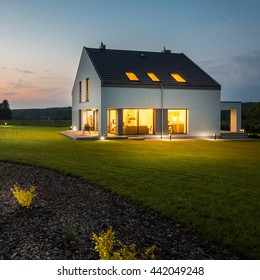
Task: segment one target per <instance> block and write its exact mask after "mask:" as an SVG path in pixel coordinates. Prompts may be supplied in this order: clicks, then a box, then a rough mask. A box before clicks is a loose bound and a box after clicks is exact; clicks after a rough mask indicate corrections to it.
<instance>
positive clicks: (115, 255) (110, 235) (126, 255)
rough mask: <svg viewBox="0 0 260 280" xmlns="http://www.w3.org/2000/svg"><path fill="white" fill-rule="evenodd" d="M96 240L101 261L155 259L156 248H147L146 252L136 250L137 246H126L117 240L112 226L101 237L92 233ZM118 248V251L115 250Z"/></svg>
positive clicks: (96, 247) (96, 248)
mask: <svg viewBox="0 0 260 280" xmlns="http://www.w3.org/2000/svg"><path fill="white" fill-rule="evenodd" d="M92 236H93V239H94V240H95V250H96V251H97V252H98V253H99V257H100V259H101V260H137V259H144V260H148V259H153V260H154V259H155V255H154V250H155V246H151V247H149V248H147V249H146V250H145V251H144V252H141V251H138V250H137V249H136V244H130V245H125V244H123V243H122V242H121V241H120V240H116V238H115V232H114V231H113V228H112V226H111V227H110V228H109V229H108V230H107V231H102V232H101V233H100V234H99V235H97V234H96V233H92ZM115 248H118V250H115Z"/></svg>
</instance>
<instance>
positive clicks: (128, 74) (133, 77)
mask: <svg viewBox="0 0 260 280" xmlns="http://www.w3.org/2000/svg"><path fill="white" fill-rule="evenodd" d="M125 74H126V76H127V78H128V79H129V80H130V81H139V79H138V78H137V76H136V75H135V73H133V72H125Z"/></svg>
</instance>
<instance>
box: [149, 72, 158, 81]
mask: <svg viewBox="0 0 260 280" xmlns="http://www.w3.org/2000/svg"><path fill="white" fill-rule="evenodd" d="M147 75H148V76H149V78H150V79H151V80H152V81H153V82H160V80H159V79H158V77H157V76H156V75H155V74H154V73H147Z"/></svg>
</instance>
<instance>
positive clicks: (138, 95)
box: [101, 85, 220, 137]
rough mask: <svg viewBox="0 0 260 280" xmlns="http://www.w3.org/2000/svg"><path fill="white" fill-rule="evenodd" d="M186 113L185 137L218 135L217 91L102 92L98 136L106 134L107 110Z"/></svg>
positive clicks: (108, 90)
mask: <svg viewBox="0 0 260 280" xmlns="http://www.w3.org/2000/svg"><path fill="white" fill-rule="evenodd" d="M162 99H163V108H164V109H187V112H188V118H187V124H188V131H187V135H188V136H196V137H208V136H210V137H212V135H213V134H216V135H220V90H197V89H196V90H195V89H163V90H162V89H161V88H160V87H159V85H158V89H155V88H151V89H147V88H139V89H138V88H124V87H121V88H120V87H103V88H102V105H101V107H102V111H103V112H104V114H103V115H102V119H101V126H102V131H101V133H102V135H106V134H107V131H106V130H107V114H106V113H105V112H107V110H108V109H116V108H143V109H145V108H154V109H161V108H162Z"/></svg>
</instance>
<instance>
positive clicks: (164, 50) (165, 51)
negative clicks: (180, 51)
mask: <svg viewBox="0 0 260 280" xmlns="http://www.w3.org/2000/svg"><path fill="white" fill-rule="evenodd" d="M161 53H171V50H166V48H165V47H163V50H162V51H161Z"/></svg>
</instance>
